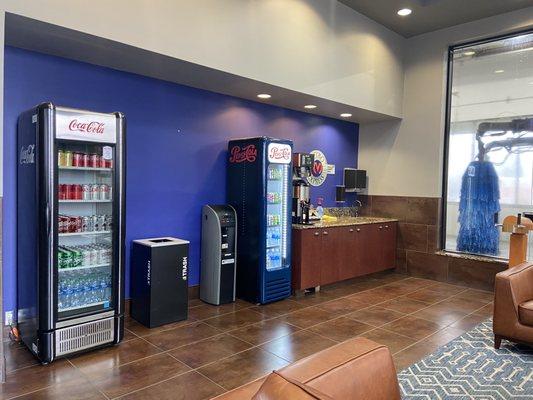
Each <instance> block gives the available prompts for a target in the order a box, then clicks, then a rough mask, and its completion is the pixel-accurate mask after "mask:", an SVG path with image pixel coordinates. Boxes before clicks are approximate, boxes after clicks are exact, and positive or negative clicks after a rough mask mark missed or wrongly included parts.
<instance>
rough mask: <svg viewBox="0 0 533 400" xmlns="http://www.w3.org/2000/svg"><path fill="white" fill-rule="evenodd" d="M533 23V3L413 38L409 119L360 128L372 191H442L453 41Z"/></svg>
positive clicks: (408, 51)
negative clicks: (448, 67) (449, 56)
mask: <svg viewBox="0 0 533 400" xmlns="http://www.w3.org/2000/svg"><path fill="white" fill-rule="evenodd" d="M528 27H533V7H530V8H526V9H522V10H519V11H516V12H512V13H508V14H503V15H500V16H497V17H492V18H487V19H483V20H479V21H476V22H472V23H468V24H463V25H459V26H455V27H452V28H447V29H443V30H440V31H436V32H432V33H428V34H425V35H420V36H416V37H414V38H411V39H409V40H407V45H406V47H405V80H404V99H403V121H402V122H401V123H400V124H398V123H390V122H387V123H376V124H368V125H363V126H361V127H360V140H359V143H360V144H359V166H360V168H363V169H367V171H368V176H369V193H370V194H373V195H398V196H428V197H438V196H440V195H441V192H442V178H441V174H442V162H443V157H442V154H443V140H444V109H445V93H446V91H445V88H446V57H447V48H448V46H450V45H452V44H456V43H462V42H465V41H470V40H474V39H479V38H485V37H491V36H494V35H498V34H503V33H508V32H511V31H514V30H519V29H524V28H528Z"/></svg>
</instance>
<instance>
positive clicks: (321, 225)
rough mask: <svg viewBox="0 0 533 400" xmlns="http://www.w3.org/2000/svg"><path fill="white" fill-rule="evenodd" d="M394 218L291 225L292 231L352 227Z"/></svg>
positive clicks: (369, 218) (340, 220) (353, 219)
mask: <svg viewBox="0 0 533 400" xmlns="http://www.w3.org/2000/svg"><path fill="white" fill-rule="evenodd" d="M396 221H398V220H397V219H394V218H378V217H343V218H337V219H336V220H334V221H316V222H315V223H314V224H313V225H301V224H292V229H317V228H318V229H320V228H333V227H336V226H352V225H368V224H382V223H386V222H396Z"/></svg>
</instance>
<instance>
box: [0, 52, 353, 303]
mask: <svg viewBox="0 0 533 400" xmlns="http://www.w3.org/2000/svg"><path fill="white" fill-rule="evenodd" d="M4 73H5V75H4V88H5V93H4V96H5V97H4V196H5V197H4V221H3V228H4V238H3V252H4V253H3V260H4V309H5V310H10V309H12V308H13V307H14V304H15V302H14V300H15V297H16V296H15V287H16V275H15V265H16V260H15V257H16V247H15V246H16V244H15V209H16V208H15V207H16V192H15V188H16V186H15V179H16V169H15V165H16V164H15V163H16V146H15V143H16V121H17V117H18V115H19V114H20V113H21V112H22V111H24V110H26V109H28V108H31V107H33V106H34V105H36V104H38V103H41V102H43V101H52V102H53V103H55V104H58V105H64V106H69V107H75V108H82V109H89V110H94V111H100V112H112V111H122V112H123V113H124V114H125V115H126V119H127V190H126V214H127V215H126V222H127V229H126V246H127V248H126V255H127V260H126V261H127V265H128V266H129V260H128V258H129V243H130V241H131V240H133V239H138V238H144V237H153V236H166V235H168V236H177V237H180V238H186V239H188V240H190V241H191V248H190V259H191V270H190V284H191V285H195V284H198V280H199V250H200V249H199V244H200V212H201V207H202V205H203V204H213V203H224V202H225V196H226V194H225V162H226V161H225V160H226V158H225V153H226V147H227V142H228V140H229V139H230V138H238V137H248V136H263V135H264V136H273V137H278V138H286V139H291V140H293V142H294V149H295V151H301V152H308V151H311V150H314V149H319V150H322V151H323V152H324V154H325V155H326V157H327V159H328V162H330V163H333V164H336V170H337V174H336V175H330V176H328V178H327V179H326V182H325V184H324V185H322V186H321V187H320V188H313V189H312V190H311V197H312V201H313V202H314V201H315V200H316V197H318V196H323V197H324V198H325V202H326V205H334V204H335V185H338V184H341V183H342V169H343V168H344V167H354V166H356V165H357V147H358V125H357V124H354V123H349V122H345V121H339V120H335V119H330V118H324V117H317V116H313V115H311V114H306V113H303V112H297V111H291V110H286V109H283V108H279V107H274V106H270V105H267V104H261V103H256V102H252V101H246V100H242V99H238V98H234V97H230V96H225V95H220V94H216V93H212V92H208V91H204V90H199V89H193V88H190V87H186V86H181V85H176V84H172V83H168V82H164V81H160V80H156V79H151V78H146V77H143V76H139V75H134V74H129V73H125V72H120V71H116V70H112V69H108V68H103V67H97V66H94V65H90V64H86V63H81V62H76V61H71V60H67V59H63V58H59V57H53V56H48V55H43V54H39V53H34V52H30V51H26V50H21V49H17V48H12V47H6V48H5V72H4ZM128 276H129V271H127V278H126V285H128V281H129V280H128ZM126 287H128V286H126Z"/></svg>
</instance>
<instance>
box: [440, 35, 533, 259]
mask: <svg viewBox="0 0 533 400" xmlns="http://www.w3.org/2000/svg"><path fill="white" fill-rule="evenodd" d="M449 57H450V58H449V75H448V109H447V118H448V121H447V132H446V135H447V141H446V143H447V148H446V156H445V157H446V159H447V164H446V167H445V174H444V179H445V198H446V203H445V224H444V235H443V237H444V238H445V243H444V248H445V249H446V250H448V251H459V252H465V253H473V254H483V255H490V256H496V257H503V258H507V257H508V253H509V234H508V233H502V232H501V229H498V228H497V227H496V226H495V221H496V220H499V221H500V222H501V221H502V220H503V218H505V217H506V216H508V215H516V214H518V213H522V214H524V213H526V214H527V213H532V214H533V33H525V34H519V35H514V36H508V37H504V38H498V39H494V40H487V41H483V42H478V43H474V44H469V45H462V46H455V47H452V48H450V52H449ZM495 214H496V215H495ZM531 239H532V238H531V237H530V241H529V244H530V249H529V251H528V253H529V254H528V258H529V259H533V240H531Z"/></svg>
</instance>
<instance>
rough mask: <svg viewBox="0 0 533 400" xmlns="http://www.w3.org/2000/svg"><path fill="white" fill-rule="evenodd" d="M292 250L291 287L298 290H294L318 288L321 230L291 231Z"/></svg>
mask: <svg viewBox="0 0 533 400" xmlns="http://www.w3.org/2000/svg"><path fill="white" fill-rule="evenodd" d="M292 249H293V251H292V287H293V288H298V289H294V290H301V289H306V288H311V287H315V286H320V263H319V262H318V260H319V259H320V257H322V235H321V230H320V229H298V230H293V235H292Z"/></svg>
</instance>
